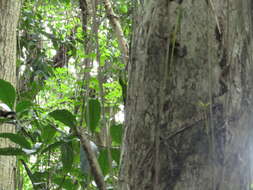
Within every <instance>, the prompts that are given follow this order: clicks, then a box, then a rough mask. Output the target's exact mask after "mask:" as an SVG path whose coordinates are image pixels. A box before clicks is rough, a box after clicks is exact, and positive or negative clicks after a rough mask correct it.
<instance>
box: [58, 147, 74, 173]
mask: <svg viewBox="0 0 253 190" xmlns="http://www.w3.org/2000/svg"><path fill="white" fill-rule="evenodd" d="M61 160H62V165H63V171H65V172H66V173H67V172H69V171H70V170H71V168H72V165H73V160H74V152H73V146H72V143H71V142H68V143H64V144H62V145H61Z"/></svg>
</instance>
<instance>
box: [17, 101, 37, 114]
mask: <svg viewBox="0 0 253 190" xmlns="http://www.w3.org/2000/svg"><path fill="white" fill-rule="evenodd" d="M32 105H33V103H32V102H30V101H21V102H19V103H18V104H17V106H16V112H17V113H19V112H23V111H25V110H27V109H29V108H30V107H31V106H32Z"/></svg>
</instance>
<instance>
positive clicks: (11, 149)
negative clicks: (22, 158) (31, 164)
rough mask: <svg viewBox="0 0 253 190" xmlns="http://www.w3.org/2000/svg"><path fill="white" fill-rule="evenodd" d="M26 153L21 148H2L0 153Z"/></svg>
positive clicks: (8, 154) (10, 154) (12, 154)
mask: <svg viewBox="0 0 253 190" xmlns="http://www.w3.org/2000/svg"><path fill="white" fill-rule="evenodd" d="M25 154H26V153H25V152H24V151H23V150H22V149H20V148H13V147H8V148H0V155H3V156H18V155H25Z"/></svg>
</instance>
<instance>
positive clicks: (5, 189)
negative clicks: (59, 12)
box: [0, 0, 21, 190]
mask: <svg viewBox="0 0 253 190" xmlns="http://www.w3.org/2000/svg"><path fill="white" fill-rule="evenodd" d="M20 5H21V1H20V0H0V79H4V80H7V81H9V82H11V83H12V84H13V85H14V86H15V85H16V28H17V23H18V18H19V10H20ZM0 93H4V92H2V91H1V89H0ZM2 132H15V128H14V127H13V126H10V125H1V126H0V133H2ZM9 146H11V143H10V142H9V141H8V140H6V139H0V147H9ZM15 173H16V158H15V157H11V156H4V157H3V156H0V190H14V189H15V181H16V180H15Z"/></svg>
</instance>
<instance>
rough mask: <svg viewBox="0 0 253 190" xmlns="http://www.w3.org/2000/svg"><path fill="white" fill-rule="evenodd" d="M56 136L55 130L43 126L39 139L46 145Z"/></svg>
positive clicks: (48, 126)
mask: <svg viewBox="0 0 253 190" xmlns="http://www.w3.org/2000/svg"><path fill="white" fill-rule="evenodd" d="M55 134H56V129H55V128H53V127H52V126H50V125H45V126H43V128H42V133H41V138H42V139H43V142H44V143H48V142H50V141H51V140H52V138H53V137H54V136H55Z"/></svg>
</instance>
